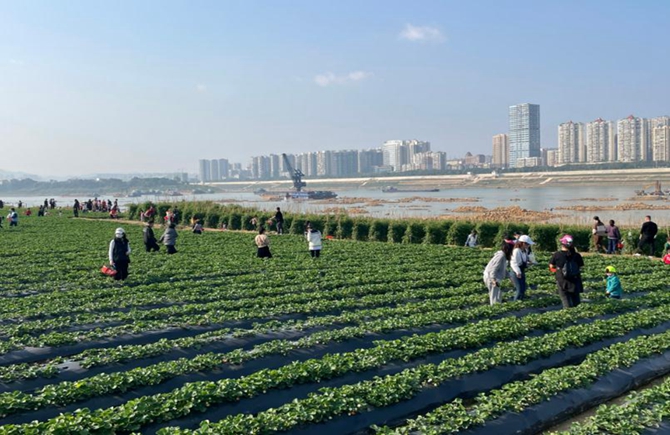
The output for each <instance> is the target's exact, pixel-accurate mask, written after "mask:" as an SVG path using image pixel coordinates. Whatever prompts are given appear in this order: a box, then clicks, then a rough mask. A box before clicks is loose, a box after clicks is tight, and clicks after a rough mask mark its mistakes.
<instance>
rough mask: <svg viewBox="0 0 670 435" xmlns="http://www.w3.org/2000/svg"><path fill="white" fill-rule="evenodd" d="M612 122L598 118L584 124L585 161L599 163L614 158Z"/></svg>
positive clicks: (614, 136) (614, 147) (614, 143)
mask: <svg viewBox="0 0 670 435" xmlns="http://www.w3.org/2000/svg"><path fill="white" fill-rule="evenodd" d="M615 138H616V133H615V131H614V124H613V123H612V122H611V121H605V120H603V119H602V118H598V119H596V120H595V121H593V122H589V123H588V124H586V162H588V163H600V162H608V161H609V162H612V161H615V160H616V142H615Z"/></svg>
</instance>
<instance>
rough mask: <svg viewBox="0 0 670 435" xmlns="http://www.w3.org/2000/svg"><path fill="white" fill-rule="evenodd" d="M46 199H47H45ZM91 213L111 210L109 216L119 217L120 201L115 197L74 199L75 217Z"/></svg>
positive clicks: (73, 211)
mask: <svg viewBox="0 0 670 435" xmlns="http://www.w3.org/2000/svg"><path fill="white" fill-rule="evenodd" d="M45 201H46V200H45ZM80 212H82V213H89V212H103V213H107V212H109V217H110V218H112V219H118V218H119V201H118V199H115V200H114V201H113V202H112V200H111V199H107V200H104V199H99V198H94V199H90V198H89V199H88V200H87V201H84V202H79V200H78V199H75V200H74V203H73V204H72V215H73V216H74V217H79V213H80Z"/></svg>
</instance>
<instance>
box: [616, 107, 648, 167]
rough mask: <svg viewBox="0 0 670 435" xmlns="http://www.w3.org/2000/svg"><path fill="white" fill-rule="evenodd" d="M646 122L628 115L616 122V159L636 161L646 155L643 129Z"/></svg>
mask: <svg viewBox="0 0 670 435" xmlns="http://www.w3.org/2000/svg"><path fill="white" fill-rule="evenodd" d="M645 127H646V122H644V120H643V119H642V118H636V117H634V116H633V115H630V116H629V117H628V118H626V119H620V120H619V121H618V122H617V161H619V162H638V161H640V160H643V157H646V154H647V151H646V149H645V148H646V144H645V141H644V138H643V130H644V128H645Z"/></svg>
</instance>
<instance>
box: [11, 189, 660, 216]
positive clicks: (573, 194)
mask: <svg viewBox="0 0 670 435" xmlns="http://www.w3.org/2000/svg"><path fill="white" fill-rule="evenodd" d="M634 189H635V187H634V186H626V185H618V186H598V185H584V186H578V187H574V186H573V187H560V186H546V187H532V188H526V189H503V188H500V189H498V188H479V189H478V188H461V189H443V190H441V191H439V192H395V193H383V192H381V191H380V190H371V189H368V190H366V189H355V190H341V191H337V193H338V198H342V199H347V198H349V199H351V198H363V199H365V200H382V201H383V204H381V205H376V206H370V205H367V204H366V203H365V201H361V202H360V203H353V204H337V203H325V202H323V203H322V202H321V201H318V202H316V203H315V202H312V201H288V202H286V201H266V200H263V199H262V198H261V197H259V196H257V195H255V194H253V193H251V192H241V191H229V192H222V193H214V194H202V195H185V196H181V197H160V196H144V197H139V198H119V203H120V204H121V205H127V204H129V203H139V202H144V201H148V200H151V201H181V200H186V201H191V200H211V201H221V202H227V201H230V202H235V203H240V204H241V205H248V206H253V207H257V208H261V209H264V210H273V209H274V208H276V207H282V209H283V210H285V211H288V212H306V213H310V212H320V211H324V210H326V209H332V208H333V207H342V208H356V209H365V210H366V211H367V212H368V213H367V214H366V215H367V216H373V217H396V218H404V217H436V216H443V215H448V214H453V209H455V208H456V207H459V206H482V207H486V208H495V207H509V206H519V207H521V208H524V209H528V210H534V211H552V210H553V209H555V208H556V207H561V206H570V205H585V206H589V205H592V206H610V205H616V204H622V203H631V202H644V203H645V204H648V205H649V206H650V207H648V208H644V209H639V210H632V211H620V210H603V211H584V212H582V211H567V210H553V211H554V212H555V213H560V214H562V215H564V216H562V217H557V218H555V219H554V220H553V221H555V222H560V221H562V220H568V221H570V222H574V223H583V224H590V223H591V222H592V220H591V219H592V217H593V216H594V215H598V216H600V218H601V219H602V220H604V221H607V220H609V219H614V220H616V221H617V223H618V224H620V225H638V224H641V223H642V221H643V218H644V215H646V214H651V215H652V218H653V220H654V221H656V222H657V223H658V224H659V225H663V226H668V225H670V213H668V210H653V209H651V207H653V206H654V205H668V204H670V201H665V200H659V201H640V199H639V198H635V191H634ZM408 197H418V198H419V199H418V200H417V201H412V202H401V203H395V201H398V200H400V199H403V198H408ZM54 198H55V199H56V200H57V202H58V205H59V206H66V205H67V206H68V207H69V206H70V205H71V204H72V202H73V201H74V197H62V196H61V197H54ZM105 198H106V197H105ZM420 198H454V199H458V198H462V199H464V201H462V202H458V201H456V202H450V203H445V202H428V201H423V200H421V199H420ZM599 198H600V199H602V198H612V199H611V200H606V201H602V200H601V201H597V200H596V199H599ZM0 199H2V200H4V201H5V202H6V203H8V204H16V203H17V202H18V201H19V200H22V201H23V203H24V204H26V205H27V206H30V207H36V206H38V205H39V204H41V203H42V202H43V201H44V197H2V198H0ZM86 199H88V198H83V197H79V200H80V201H82V200H86ZM112 199H113V197H112ZM468 199H476V200H477V201H476V202H470V201H467V200H468Z"/></svg>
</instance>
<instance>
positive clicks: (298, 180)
mask: <svg viewBox="0 0 670 435" xmlns="http://www.w3.org/2000/svg"><path fill="white" fill-rule="evenodd" d="M281 156H282V158H283V159H284V166H286V169H288V172H289V175H290V176H291V179H292V180H293V187H295V190H296V191H297V192H300V191H301V190H302V188H303V187H305V186H307V183H305V182H304V181H302V177H304V176H305V174H303V173H302V171H301V170H300V169H293V166H292V165H291V162H290V161H289V160H288V157H287V156H286V154H284V153H282V155H281Z"/></svg>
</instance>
